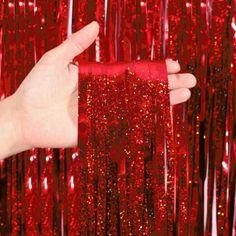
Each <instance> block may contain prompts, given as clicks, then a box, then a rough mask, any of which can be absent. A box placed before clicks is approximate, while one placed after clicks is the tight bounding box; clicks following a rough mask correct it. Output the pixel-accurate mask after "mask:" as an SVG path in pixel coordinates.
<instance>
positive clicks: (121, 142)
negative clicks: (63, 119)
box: [0, 0, 236, 235]
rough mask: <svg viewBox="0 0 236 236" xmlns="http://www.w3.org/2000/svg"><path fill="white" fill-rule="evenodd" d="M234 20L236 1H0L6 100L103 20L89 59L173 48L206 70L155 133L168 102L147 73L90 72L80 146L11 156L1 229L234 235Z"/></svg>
mask: <svg viewBox="0 0 236 236" xmlns="http://www.w3.org/2000/svg"><path fill="white" fill-rule="evenodd" d="M235 19H236V14H235V1H229V0H222V1H213V0H202V1H197V0H191V1H188V0H169V1H167V0H161V1H158V0H149V1H145V0H137V1H132V0H126V1H123V0H116V1H115V0H105V1H101V0H96V1H91V0H86V1H78V0H69V1H67V0H55V1H49V0H44V1H42V0H40V1H37V0H36V1H31V0H4V1H2V0H0V63H1V64H0V76H1V77H0V100H2V99H4V98H5V97H7V96H9V95H11V94H12V93H14V91H15V90H16V89H17V87H18V86H19V84H20V83H21V81H22V80H23V79H24V77H25V76H26V75H27V73H28V72H29V71H30V69H31V68H32V67H33V65H34V64H35V63H36V62H37V61H38V60H39V58H40V57H41V56H42V55H43V53H44V52H45V51H47V50H49V49H51V48H53V47H55V46H56V45H57V44H59V43H61V42H62V41H63V40H64V39H66V38H67V37H68V36H69V35H70V34H71V33H73V32H75V31H77V30H78V29H80V28H82V27H83V26H85V25H86V24H88V23H90V22H91V21H92V20H97V21H98V22H99V24H100V32H99V36H98V37H97V39H96V41H95V43H94V44H93V45H92V46H91V47H90V48H89V49H88V50H86V51H85V52H84V53H82V54H81V55H79V56H78V58H77V59H78V61H79V62H80V63H82V62H107V63H110V62H112V63H117V62H131V61H136V63H137V61H140V60H141V61H144V60H146V61H149V63H150V61H157V60H160V59H165V58H166V57H171V58H173V59H178V60H179V62H180V64H181V68H182V71H185V72H186V71H187V72H191V73H193V74H195V76H196V77H197V80H198V84H197V86H196V88H194V89H193V90H192V98H191V99H190V101H189V102H188V104H187V105H178V106H175V107H172V108H171V116H170V117H169V118H168V117H167V118H168V119H169V123H168V122H167V121H165V124H166V125H167V124H169V125H170V127H172V130H171V129H169V128H170V127H165V128H166V130H167V131H169V132H166V133H161V131H160V133H159V134H158V135H155V132H156V130H157V129H160V130H164V127H161V128H160V124H161V122H163V121H164V119H166V117H165V116H164V114H167V111H166V110H164V107H160V103H155V102H154V97H155V96H159V95H160V94H159V95H158V94H155V92H154V91H153V89H154V88H153V87H148V86H149V85H150V84H149V85H147V84H142V83H143V82H142V81H141V80H139V79H138V78H143V76H140V77H138V76H137V75H136V74H133V73H130V71H129V73H128V72H127V73H125V72H124V71H123V72H122V74H120V75H117V76H116V78H120V79H121V82H120V84H119V86H118V84H117V83H116V82H114V83H110V82H111V81H116V80H115V79H114V78H115V75H114V74H109V73H110V69H108V68H104V70H103V75H96V76H95V75H94V76H91V74H90V75H89V76H88V75H86V74H84V75H83V76H81V78H80V79H81V81H82V84H81V85H83V86H84V89H85V90H81V89H82V87H80V92H81V94H84V95H83V96H81V97H80V102H82V104H83V106H82V105H81V104H80V105H81V106H80V105H79V109H80V114H83V116H82V115H81V116H80V117H79V120H80V125H79V146H78V147H75V148H74V149H65V150H64V149H60V150H58V149H51V148H48V149H45V150H42V149H31V150H29V151H27V152H24V153H21V154H18V155H15V156H13V157H11V158H8V159H6V160H1V161H0V235H52V234H53V235H79V234H80V235H217V234H218V235H235V233H236V200H235V199H236V198H235V196H236V188H235V185H236V137H235V134H236V128H235V126H236V96H235V94H236V90H235V87H236V79H235V78H236V76H235V65H236V64H235V60H236V51H235V48H236V38H235V32H236V20H235ZM136 63H135V66H134V67H136ZM149 63H147V64H149ZM147 70H148V69H147ZM91 72H92V71H91ZM131 72H132V71H131ZM152 72H153V73H154V71H152ZM145 73H147V72H146V71H145ZM155 73H156V72H155ZM155 73H154V74H155ZM151 74H152V73H150V74H149V76H150V75H151ZM81 75H82V74H81ZM97 77H99V79H98V80H95V78H97ZM86 80H87V82H86ZM122 83H123V84H122ZM154 86H157V84H155V85H154ZM97 88H99V90H96V89H97ZM118 88H119V89H118ZM141 88H142V89H141ZM159 89H160V87H159ZM151 91H152V92H151ZM138 95H140V96H138ZM141 95H142V96H144V97H145V98H143V97H142V96H141ZM101 97H102V99H97V100H96V99H95V98H101ZM131 98H132V100H131ZM83 99H84V100H83ZM142 99H145V106H143V107H142V112H139V110H138V109H137V108H139V106H141V102H142ZM119 101H120V102H121V101H122V103H123V104H124V106H123V109H121V103H119ZM135 101H136V102H137V104H135V103H134V102H135ZM143 105H144V104H143ZM154 105H155V106H157V107H159V111H160V114H157V115H156V116H155V117H154V118H153V120H152V119H151V117H152V114H154V111H153V110H152V108H153V106H154ZM92 108H94V109H95V110H96V109H97V113H95V110H94V109H92ZM131 110H132V114H131V115H130V113H129V112H128V111H131ZM104 114H106V115H105V116H103V115H104ZM116 116H118V118H117V119H115V117H116ZM122 117H123V119H122ZM121 120H122V121H123V123H122V122H121V123H119V122H118V121H121ZM154 121H155V122H156V123H155V122H154ZM125 122H126V123H125ZM121 124H122V125H121ZM127 127H128V128H127ZM95 128H96V129H95ZM125 128H126V131H127V132H124V130H125ZM92 131H93V133H92ZM99 131H101V132H100V133H99ZM98 138H99V140H98ZM95 142H97V146H95ZM155 145H156V146H155ZM141 146H143V147H145V149H144V150H143V149H140V147H141ZM168 150H172V152H168ZM154 156H158V157H159V161H156V160H157V159H154V158H153V159H151V157H154ZM96 157H99V158H98V159H96ZM141 177H142V178H141ZM134 226H137V227H134ZM138 226H139V227H138Z"/></svg>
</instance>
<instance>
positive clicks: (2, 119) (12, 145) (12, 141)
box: [0, 96, 27, 159]
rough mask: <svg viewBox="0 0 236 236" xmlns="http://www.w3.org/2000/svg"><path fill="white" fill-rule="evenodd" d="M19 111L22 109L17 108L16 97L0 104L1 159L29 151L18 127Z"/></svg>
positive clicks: (11, 97) (8, 98)
mask: <svg viewBox="0 0 236 236" xmlns="http://www.w3.org/2000/svg"><path fill="white" fill-rule="evenodd" d="M18 109H20V108H18V107H17V106H16V104H15V101H14V96H10V97H7V98H6V99H4V100H2V101H1V102H0V159H4V158H6V157H9V156H11V155H14V154H16V153H19V152H22V151H24V150H27V147H26V145H24V144H23V141H22V138H21V130H20V126H19V125H18V124H19V123H20V122H19V121H18V116H17V113H18Z"/></svg>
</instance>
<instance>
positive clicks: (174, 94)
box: [170, 88, 191, 106]
mask: <svg viewBox="0 0 236 236" xmlns="http://www.w3.org/2000/svg"><path fill="white" fill-rule="evenodd" d="M190 96H191V92H190V90H189V89H187V88H180V89H175V90H172V91H170V104H171V106H173V105H176V104H179V103H183V102H186V101H187V100H188V99H189V98H190Z"/></svg>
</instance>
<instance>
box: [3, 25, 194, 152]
mask: <svg viewBox="0 0 236 236" xmlns="http://www.w3.org/2000/svg"><path fill="white" fill-rule="evenodd" d="M98 32H99V26H98V24H97V23H96V22H92V23H90V24H89V25H87V26H85V27H84V28H83V29H81V30H80V31H78V32H76V33H74V34H72V35H71V36H70V37H69V38H68V39H67V40H65V41H64V42H63V43H62V44H60V45H59V46H57V47H56V48H54V49H52V50H50V51H48V52H47V53H45V54H44V55H43V56H42V58H41V59H40V60H39V62H38V63H37V64H36V65H35V66H34V67H33V69H32V70H31V71H30V73H29V74H28V75H27V77H26V78H25V80H24V81H23V82H22V84H21V85H20V87H19V88H18V89H17V91H16V92H15V93H14V94H13V95H12V96H10V97H9V98H7V99H6V101H8V103H10V104H11V105H10V104H9V105H8V107H12V109H14V110H15V113H14V117H15V118H14V122H13V127H14V132H15V134H14V136H15V140H16V142H17V146H18V148H17V152H20V151H24V150H27V149H30V148H32V147H40V148H44V147H53V148H63V147H65V148H67V147H73V146H76V144H77V130H78V124H77V122H78V121H77V117H78V90H77V83H78V67H77V66H75V65H73V64H71V63H70V62H71V61H72V60H73V58H74V57H75V56H77V55H79V54H80V53H82V52H83V51H84V50H85V49H86V48H88V47H89V46H90V45H91V44H92V43H93V41H94V40H95V38H96V37H97V35H98ZM166 63H167V71H168V79H169V88H170V102H171V105H174V104H178V103H182V102H185V101H187V100H188V99H189V97H190V90H189V88H191V87H194V86H195V84H196V79H195V77H194V76H193V75H191V74H178V72H179V71H180V66H179V64H178V63H177V62H174V61H172V60H167V61H166ZM0 120H1V119H0ZM14 153H16V152H14V150H11V153H9V152H8V154H9V155H10V154H14ZM0 156H1V153H0Z"/></svg>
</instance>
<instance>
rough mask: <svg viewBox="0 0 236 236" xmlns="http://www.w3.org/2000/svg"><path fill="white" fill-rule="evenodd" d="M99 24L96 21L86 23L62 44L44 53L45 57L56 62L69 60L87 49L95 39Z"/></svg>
mask: <svg viewBox="0 0 236 236" xmlns="http://www.w3.org/2000/svg"><path fill="white" fill-rule="evenodd" d="M98 32H99V25H98V23H97V22H96V21H93V22H91V23H90V24H88V25H86V26H85V27H84V28H82V29H81V30H79V31H77V32H76V33H74V34H72V35H71V36H70V37H69V38H68V39H66V40H65V41H64V42H63V43H62V44H60V45H59V46H57V47H55V48H54V49H52V50H50V51H48V52H47V53H46V57H47V58H50V59H52V60H55V61H57V62H59V61H63V62H67V63H68V62H69V61H72V60H73V59H74V57H76V56H77V55H79V54H81V53H82V52H83V51H84V50H85V49H87V48H88V47H89V46H90V45H91V44H92V43H93V42H94V40H95V39H96V37H97V35H98Z"/></svg>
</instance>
